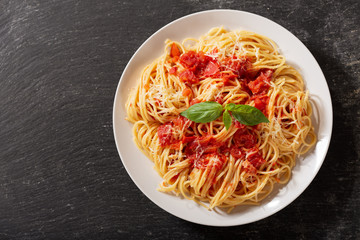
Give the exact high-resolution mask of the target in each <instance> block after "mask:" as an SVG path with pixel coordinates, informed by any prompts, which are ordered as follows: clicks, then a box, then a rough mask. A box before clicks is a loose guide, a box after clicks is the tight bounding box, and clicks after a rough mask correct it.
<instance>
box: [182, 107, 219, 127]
mask: <svg viewBox="0 0 360 240" xmlns="http://www.w3.org/2000/svg"><path fill="white" fill-rule="evenodd" d="M222 111H223V107H222V105H221V104H220V103H217V102H201V103H197V104H194V105H192V106H191V107H189V108H188V109H186V110H185V111H184V112H182V113H180V114H181V116H184V117H186V118H188V119H190V120H191V121H193V122H196V123H207V122H211V121H214V120H216V119H218V118H219V117H220V116H221V113H222Z"/></svg>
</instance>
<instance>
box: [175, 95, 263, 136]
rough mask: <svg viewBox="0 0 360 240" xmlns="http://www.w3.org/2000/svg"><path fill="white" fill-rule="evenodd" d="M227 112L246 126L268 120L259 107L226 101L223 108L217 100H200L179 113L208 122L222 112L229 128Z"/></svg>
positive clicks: (195, 119) (230, 119)
mask: <svg viewBox="0 0 360 240" xmlns="http://www.w3.org/2000/svg"><path fill="white" fill-rule="evenodd" d="M223 112H224V113H223ZM229 112H231V114H232V115H233V117H234V118H235V119H236V120H237V121H239V122H240V123H242V124H244V125H247V126H254V125H256V124H259V123H262V122H265V123H268V122H269V119H267V118H266V117H265V115H264V114H263V113H262V112H261V111H260V110H259V109H257V108H255V107H252V106H249V105H243V104H234V103H228V104H226V105H225V108H223V106H222V105H221V104H219V103H217V102H201V103H197V104H194V105H192V106H191V107H189V108H188V109H187V110H185V111H184V112H182V113H180V114H181V115H182V116H184V117H186V118H188V119H190V120H191V121H193V122H196V123H208V122H211V121H214V120H216V119H218V118H219V117H220V116H221V114H223V117H222V119H223V122H224V125H225V128H226V130H227V129H229V128H230V126H231V122H232V118H231V115H230V113H229Z"/></svg>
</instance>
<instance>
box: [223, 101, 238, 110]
mask: <svg viewBox="0 0 360 240" xmlns="http://www.w3.org/2000/svg"><path fill="white" fill-rule="evenodd" d="M236 106H239V105H236V104H235V103H228V104H226V106H225V109H226V110H228V111H233V110H235V109H236Z"/></svg>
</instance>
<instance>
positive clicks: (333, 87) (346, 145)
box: [0, 0, 360, 239]
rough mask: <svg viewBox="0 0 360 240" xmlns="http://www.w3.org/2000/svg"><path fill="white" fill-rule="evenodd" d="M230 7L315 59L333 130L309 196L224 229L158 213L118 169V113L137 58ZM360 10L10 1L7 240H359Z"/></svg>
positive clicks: (347, 5) (2, 108) (297, 4)
mask: <svg viewBox="0 0 360 240" xmlns="http://www.w3.org/2000/svg"><path fill="white" fill-rule="evenodd" d="M216 8H231V9H238V10H244V11H249V12H253V13H256V14H259V15H262V16H264V17H267V18H269V19H271V20H273V21H275V22H277V23H279V24H281V25H282V26H284V27H285V28H287V29H288V30H290V31H291V32H292V33H294V34H295V35H296V36H297V37H298V38H299V39H300V40H301V41H302V42H303V43H304V44H305V45H306V46H307V47H308V48H309V49H310V51H311V52H312V53H313V54H314V56H315V58H316V59H317V60H318V62H319V64H320V66H321V68H322V69H323V71H324V74H325V76H326V78H327V82H328V85H329V88H330V91H331V94H332V100H333V107H334V130H333V138H332V141H331V145H330V149H329V152H328V154H327V157H326V159H325V162H324V165H323V167H322V168H321V170H320V172H319V174H318V175H317V177H316V178H315V180H314V181H313V183H312V184H311V185H310V187H309V188H308V189H307V190H306V191H305V192H304V193H303V194H302V195H301V196H300V197H299V198H298V199H297V200H295V201H294V202H293V203H292V204H291V205H289V206H288V207H286V208H285V209H283V210H282V211H280V212H278V213H277V214H275V215H273V216H271V217H269V218H266V219H264V220H261V221H258V222H256V223H252V224H247V225H244V226H238V227H230V228H216V227H206V226H200V225H196V224H193V223H189V222H186V221H183V220H181V219H178V218H176V217H174V216H172V215H170V214H168V213H166V212H164V211H163V210H162V209H160V208H159V207H157V206H156V205H154V204H153V203H152V202H151V201H150V200H148V199H147V198H146V197H145V196H144V195H143V194H142V193H141V192H140V191H139V190H138V189H137V188H136V186H135V185H134V183H133V182H132V181H131V179H130V178H129V176H128V174H127V173H126V171H125V169H124V168H123V166H122V163H121V161H120V158H119V156H118V154H117V151H116V147H115V143H114V138H113V133H112V104H113V98H114V94H115V90H116V86H117V84H118V80H119V78H120V76H121V73H122V71H123V69H124V67H125V65H126V64H127V62H128V60H129V59H130V57H131V56H132V54H133V53H134V52H135V51H136V49H137V48H138V47H139V46H140V45H141V43H142V42H143V41H145V40H146V39H147V38H148V37H149V36H150V35H151V34H152V33H154V32H155V31H156V30H158V29H159V28H160V27H162V26H164V25H165V24H167V23H169V22H170V21H172V20H175V19H177V18H179V17H182V16H184V15H187V14H190V13H193V12H197V11H201V10H207V9H216ZM359 12H360V4H359V2H358V1H356V0H354V1H335V0H329V1H299V0H295V1H284V2H283V1H264V0H263V1H258V2H256V3H254V2H253V1H232V0H227V1H218V0H213V1H190V0H189V1H184V0H179V1H171V2H170V1H169V2H168V1H148V2H146V3H143V2H142V1H130V0H129V1H115V0H113V1H111V0H109V1H70V0H62V1H54V0H53V1H16V0H13V1H6V0H0V239H73V238H75V239H113V238H119V239H218V238H220V237H232V238H241V239H266V238H270V239H274V238H282V239H309V238H311V239H360V228H359V225H360V165H359V150H360V144H359V142H360V137H359V136H360V134H359V132H360V109H359V100H360V98H359V93H360V77H359V75H360V73H359V67H360V51H359V49H360V38H359V36H360V30H359V29H360V28H359V24H360V17H359Z"/></svg>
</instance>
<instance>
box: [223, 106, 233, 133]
mask: <svg viewBox="0 0 360 240" xmlns="http://www.w3.org/2000/svg"><path fill="white" fill-rule="evenodd" d="M231 121H232V119H231V115H230V113H229V112H228V110H225V111H224V113H223V122H224V124H225V128H226V130H229V128H230V126H231Z"/></svg>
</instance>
